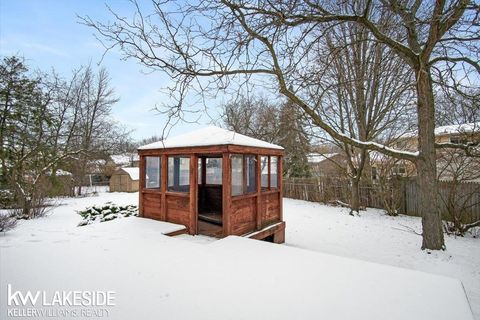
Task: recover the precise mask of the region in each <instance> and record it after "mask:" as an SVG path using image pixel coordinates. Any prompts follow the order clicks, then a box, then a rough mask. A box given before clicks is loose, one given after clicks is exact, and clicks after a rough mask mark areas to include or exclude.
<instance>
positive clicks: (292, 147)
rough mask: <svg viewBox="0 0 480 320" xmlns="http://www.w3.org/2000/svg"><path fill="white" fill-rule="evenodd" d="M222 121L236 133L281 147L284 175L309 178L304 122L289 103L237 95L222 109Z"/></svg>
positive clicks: (307, 137) (308, 148) (296, 109)
mask: <svg viewBox="0 0 480 320" xmlns="http://www.w3.org/2000/svg"><path fill="white" fill-rule="evenodd" d="M222 119H223V122H224V123H225V125H226V126H227V127H228V128H229V129H231V130H233V131H235V132H238V133H241V134H245V135H247V136H251V137H254V138H257V139H260V140H264V141H268V142H271V143H275V144H278V145H281V146H282V147H284V148H285V157H283V174H284V175H285V176H289V177H307V176H309V175H310V170H309V167H308V159H307V154H308V153H309V150H310V141H309V136H308V134H307V132H306V130H305V121H304V119H302V114H301V113H300V112H299V109H298V108H297V107H295V106H293V105H292V104H291V103H289V102H288V101H286V102H285V101H281V100H280V101H279V100H278V99H272V98H270V99H268V98H267V97H265V96H254V95H252V96H243V95H239V97H238V98H237V99H235V100H233V101H231V102H229V103H227V104H225V105H224V106H223V114H222Z"/></svg>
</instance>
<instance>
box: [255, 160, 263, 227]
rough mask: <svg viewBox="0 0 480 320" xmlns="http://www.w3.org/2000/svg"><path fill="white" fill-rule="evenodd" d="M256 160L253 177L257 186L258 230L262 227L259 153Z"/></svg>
mask: <svg viewBox="0 0 480 320" xmlns="http://www.w3.org/2000/svg"><path fill="white" fill-rule="evenodd" d="M255 159H256V160H257V172H256V173H257V176H256V178H255V183H256V186H257V207H256V215H257V216H256V217H257V219H256V220H257V225H256V227H257V230H260V229H261V228H262V204H261V202H260V199H261V192H262V172H261V169H262V165H261V163H260V160H261V156H260V155H259V154H257V155H256V158H255Z"/></svg>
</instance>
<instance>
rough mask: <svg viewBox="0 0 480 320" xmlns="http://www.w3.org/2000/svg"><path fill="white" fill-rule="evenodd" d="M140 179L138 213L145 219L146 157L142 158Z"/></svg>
mask: <svg viewBox="0 0 480 320" xmlns="http://www.w3.org/2000/svg"><path fill="white" fill-rule="evenodd" d="M139 170H140V173H139V174H140V177H139V179H138V213H139V215H140V217H143V201H142V189H143V187H144V186H145V157H144V156H140V169H139Z"/></svg>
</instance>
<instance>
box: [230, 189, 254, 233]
mask: <svg viewBox="0 0 480 320" xmlns="http://www.w3.org/2000/svg"><path fill="white" fill-rule="evenodd" d="M256 209H257V200H256V197H248V198H240V199H235V198H234V199H233V200H232V211H231V218H230V223H231V224H232V226H231V228H232V231H231V232H232V234H233V235H242V234H245V233H247V232H251V231H254V230H255V227H256V221H257V210H256Z"/></svg>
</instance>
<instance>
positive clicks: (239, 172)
mask: <svg viewBox="0 0 480 320" xmlns="http://www.w3.org/2000/svg"><path fill="white" fill-rule="evenodd" d="M242 194H243V156H241V155H234V156H232V196H239V195H242Z"/></svg>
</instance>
